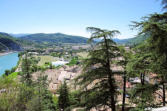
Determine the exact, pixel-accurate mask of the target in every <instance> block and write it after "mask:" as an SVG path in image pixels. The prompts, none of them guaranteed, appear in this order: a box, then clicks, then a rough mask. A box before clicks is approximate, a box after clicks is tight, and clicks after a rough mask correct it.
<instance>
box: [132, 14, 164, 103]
mask: <svg viewBox="0 0 167 111" xmlns="http://www.w3.org/2000/svg"><path fill="white" fill-rule="evenodd" d="M135 26H136V27H137V28H140V29H141V34H145V35H146V34H148V35H149V36H150V37H149V40H148V44H149V52H150V53H152V63H153V64H152V68H151V69H152V72H154V73H156V74H157V75H158V79H160V80H161V82H160V83H159V85H162V92H163V98H162V99H163V106H165V102H166V101H165V93H166V92H165V83H166V82H167V81H166V79H167V74H166V71H167V45H166V44H167V13H163V14H152V15H150V16H149V17H145V18H144V19H143V21H142V22H139V23H136V24H135Z"/></svg>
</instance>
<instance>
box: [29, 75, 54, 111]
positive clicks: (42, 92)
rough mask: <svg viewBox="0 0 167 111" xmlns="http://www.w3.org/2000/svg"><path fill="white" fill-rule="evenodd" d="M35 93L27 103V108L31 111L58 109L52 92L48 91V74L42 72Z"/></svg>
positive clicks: (52, 110)
mask: <svg viewBox="0 0 167 111" xmlns="http://www.w3.org/2000/svg"><path fill="white" fill-rule="evenodd" d="M35 85H36V87H35V88H34V89H35V92H36V93H35V94H34V95H33V97H32V99H31V100H30V101H29V102H28V103H27V109H28V110H30V111H56V110H57V109H56V105H55V104H54V102H53V97H52V94H51V93H50V92H49V91H48V89H47V88H48V81H47V76H45V75H43V73H42V72H41V73H40V74H39V76H38V79H37V81H36V83H35Z"/></svg>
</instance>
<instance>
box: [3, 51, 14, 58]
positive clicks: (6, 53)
mask: <svg viewBox="0 0 167 111" xmlns="http://www.w3.org/2000/svg"><path fill="white" fill-rule="evenodd" d="M15 52H17V51H9V52H2V53H1V52H0V57H1V56H5V55H8V54H12V53H15Z"/></svg>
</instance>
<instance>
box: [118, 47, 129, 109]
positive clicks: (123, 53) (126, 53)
mask: <svg viewBox="0 0 167 111" xmlns="http://www.w3.org/2000/svg"><path fill="white" fill-rule="evenodd" d="M120 54H121V56H122V57H123V60H120V61H118V65H121V66H122V67H123V69H124V71H123V72H122V73H123V75H122V76H123V96H122V111H125V98H126V81H127V78H128V77H127V68H126V66H127V64H128V62H129V61H130V58H131V56H132V52H131V51H126V50H125V48H124V47H120ZM120 74H121V73H120Z"/></svg>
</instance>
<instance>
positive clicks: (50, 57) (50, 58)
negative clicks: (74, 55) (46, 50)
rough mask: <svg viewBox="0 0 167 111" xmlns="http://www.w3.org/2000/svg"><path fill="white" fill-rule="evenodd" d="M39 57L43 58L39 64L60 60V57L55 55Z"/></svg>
mask: <svg viewBox="0 0 167 111" xmlns="http://www.w3.org/2000/svg"><path fill="white" fill-rule="evenodd" d="M37 57H40V58H41V60H40V61H39V63H38V65H39V66H41V65H44V64H45V62H54V61H57V60H58V58H56V57H53V56H37Z"/></svg>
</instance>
